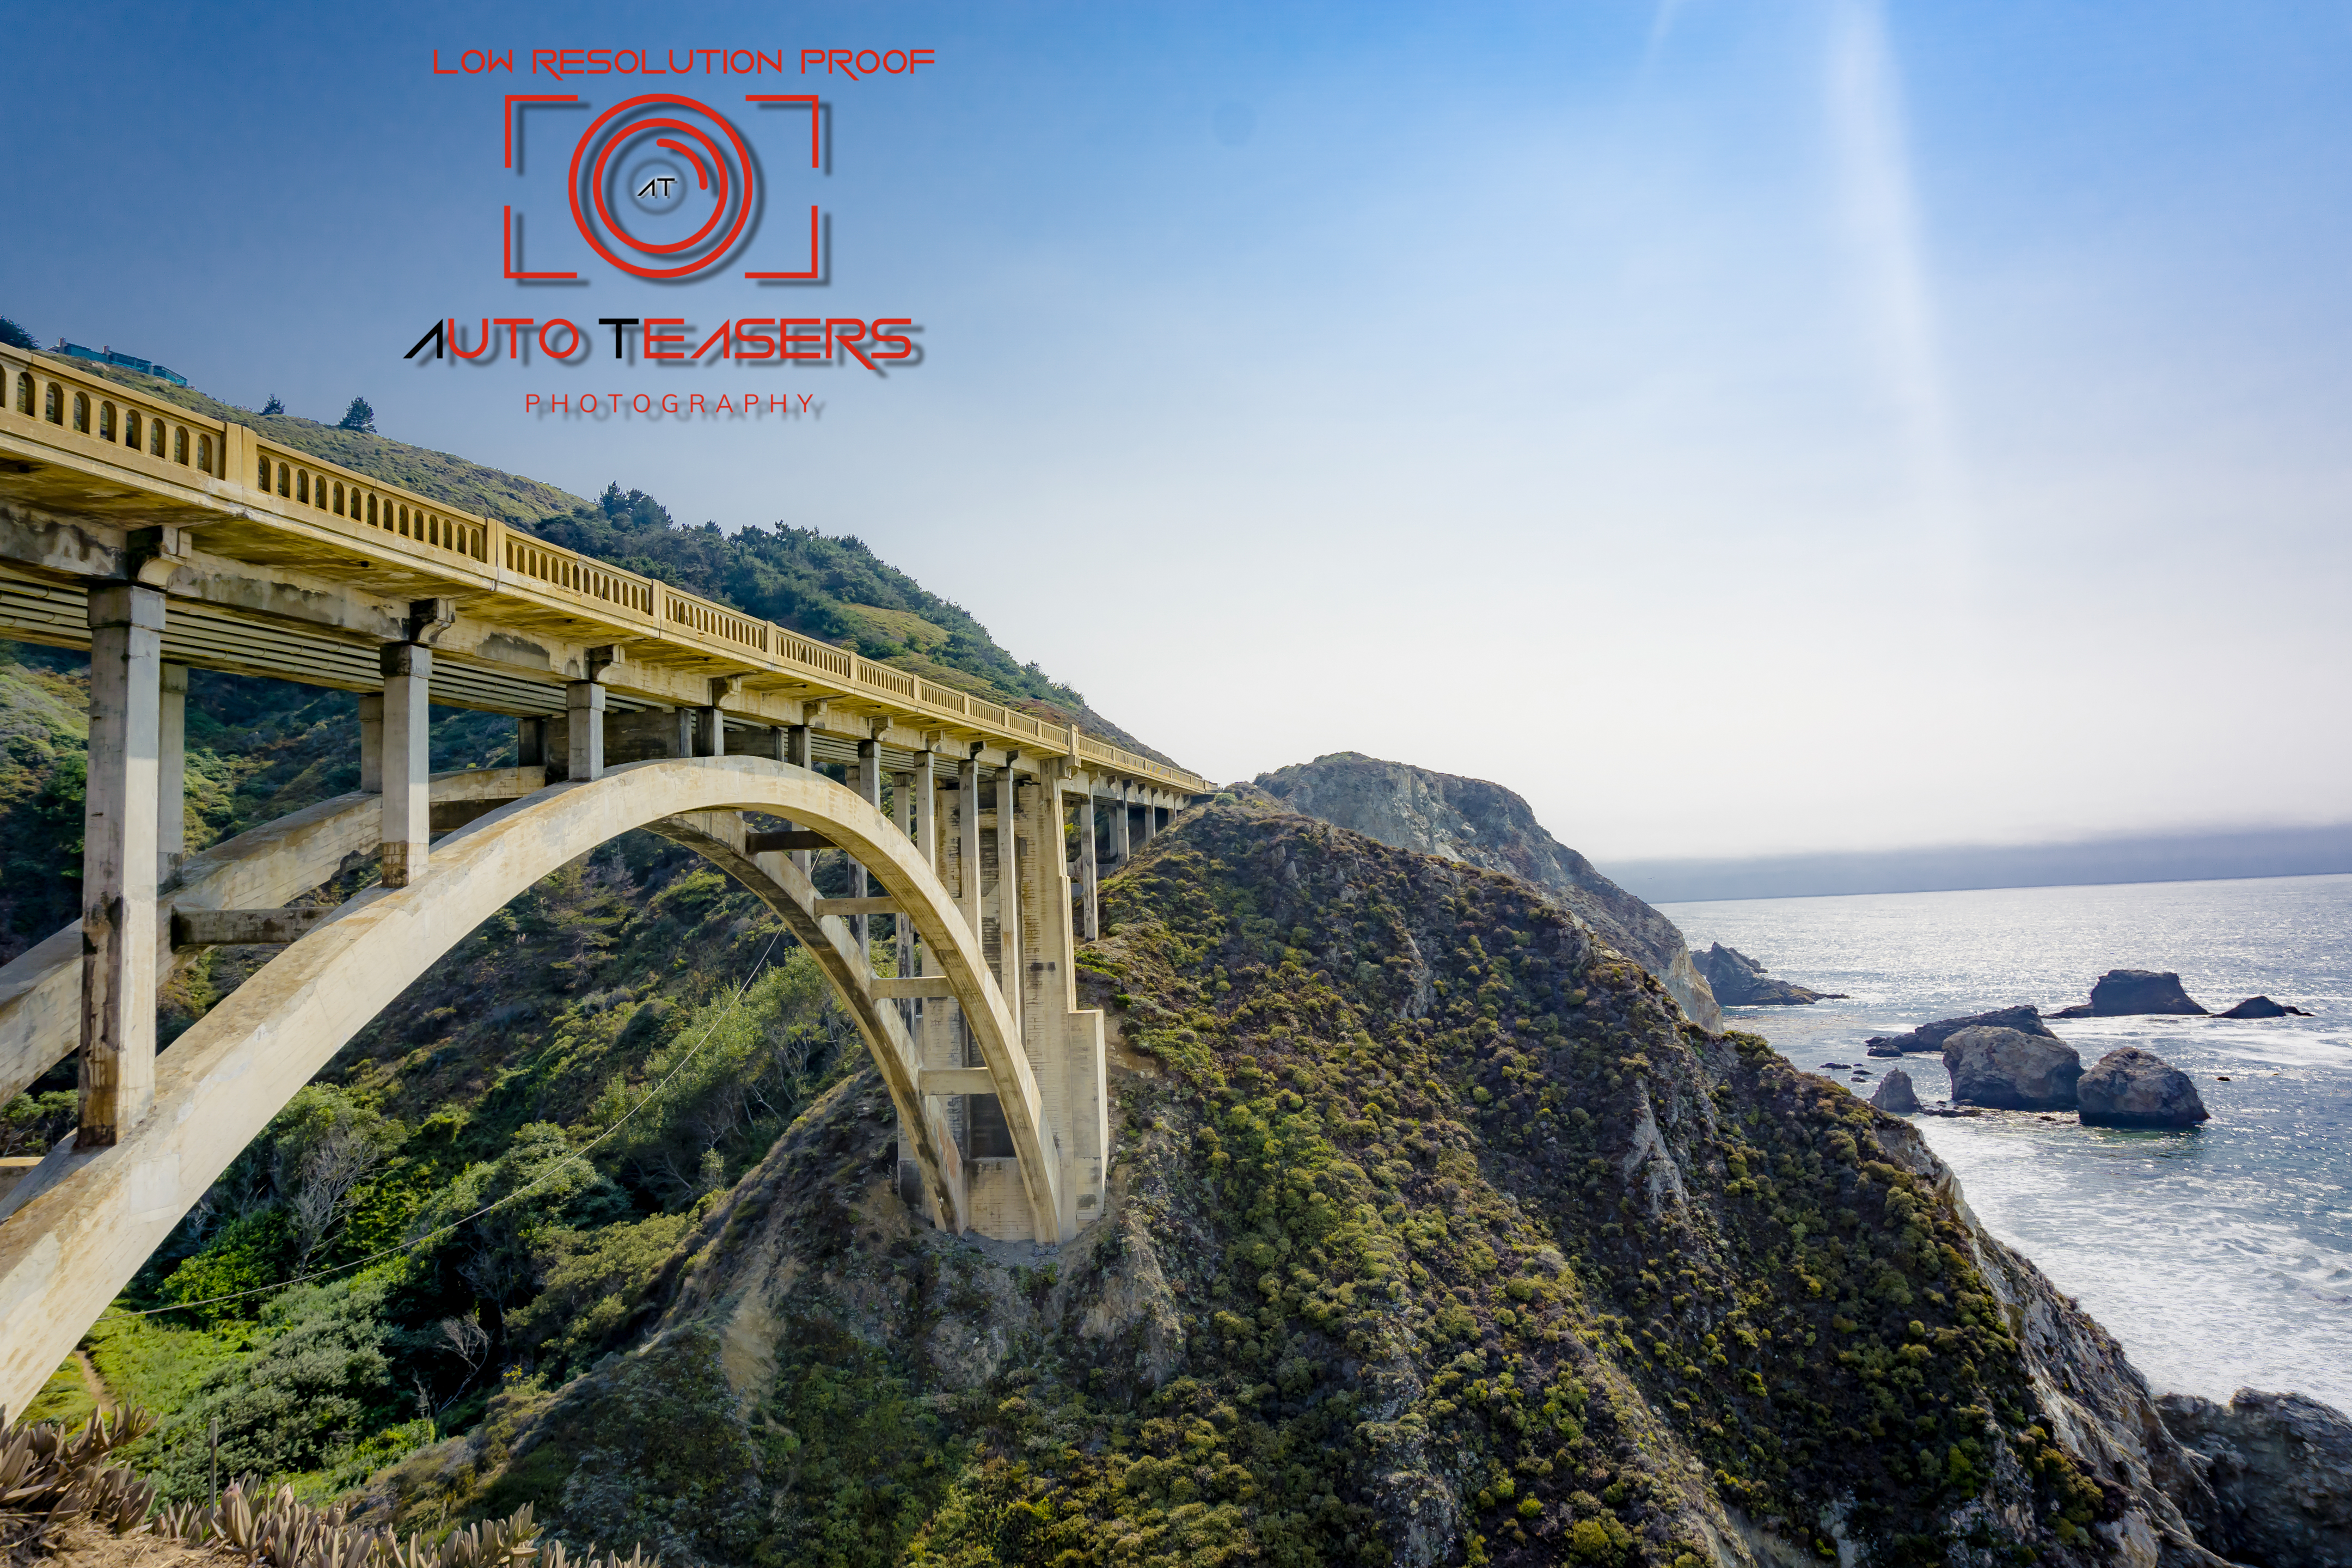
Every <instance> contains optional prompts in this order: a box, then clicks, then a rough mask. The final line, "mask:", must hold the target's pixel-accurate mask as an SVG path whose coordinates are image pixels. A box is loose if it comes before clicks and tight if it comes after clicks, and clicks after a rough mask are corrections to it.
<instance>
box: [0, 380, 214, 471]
mask: <svg viewBox="0 0 2352 1568" xmlns="http://www.w3.org/2000/svg"><path fill="white" fill-rule="evenodd" d="M0 375H5V395H0V406H5V410H6V413H7V414H8V415H12V416H16V419H17V420H19V421H26V422H30V423H31V424H33V425H34V426H36V427H37V432H38V435H39V436H40V437H41V438H42V439H45V440H47V441H51V442H54V443H56V444H58V445H59V446H62V447H66V448H67V449H68V450H69V451H80V452H82V453H84V454H85V455H87V456H89V457H93V458H105V459H107V460H109V461H112V462H118V463H121V464H124V465H125V466H127V467H129V468H131V469H133V470H134V471H137V472H142V473H146V474H149V475H152V477H154V478H156V479H173V480H178V481H181V482H188V481H189V480H190V479H192V478H193V475H192V474H191V473H190V472H189V470H193V472H194V475H204V476H206V477H208V478H213V479H226V477H227V473H228V467H227V460H226V454H227V445H228V443H227V431H228V426H227V425H226V424H225V423H224V422H223V421H221V420H218V419H208V418H206V417H205V416H203V415H200V414H192V413H190V412H189V411H188V410H187V409H184V408H182V407H181V406H179V405H177V404H174V403H168V402H165V401H164V400H163V399H162V398H160V397H145V396H142V395H140V394H138V393H136V392H133V391H131V390H130V389H129V388H127V387H124V386H121V385H119V384H116V383H114V382H111V381H108V380H106V379H104V378H103V377H100V376H92V375H86V374H82V373H80V372H79V371H76V370H71V369H68V368H67V367H66V366H64V365H62V364H59V363H58V362H56V361H54V360H51V359H48V358H47V357H46V356H43V357H36V356H34V355H31V354H18V353H10V354H5V355H0Z"/></svg>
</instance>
